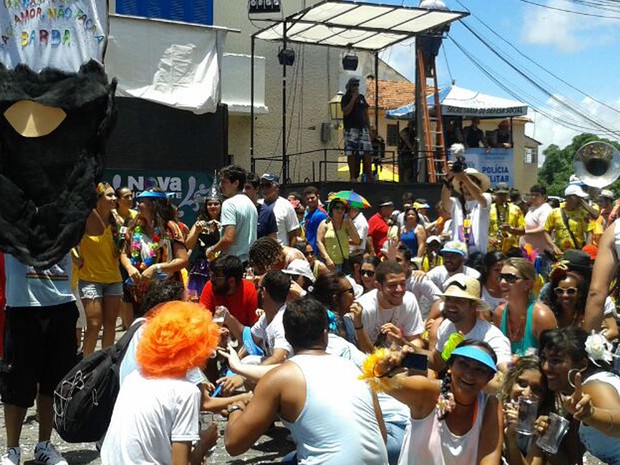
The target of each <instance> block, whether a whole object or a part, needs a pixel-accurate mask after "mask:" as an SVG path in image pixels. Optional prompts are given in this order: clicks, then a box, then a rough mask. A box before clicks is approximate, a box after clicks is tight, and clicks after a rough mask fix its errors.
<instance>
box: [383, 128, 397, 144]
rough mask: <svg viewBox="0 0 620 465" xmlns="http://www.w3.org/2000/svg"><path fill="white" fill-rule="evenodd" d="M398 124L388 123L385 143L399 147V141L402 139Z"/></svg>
mask: <svg viewBox="0 0 620 465" xmlns="http://www.w3.org/2000/svg"><path fill="white" fill-rule="evenodd" d="M398 129H399V128H398V125H397V124H388V125H387V134H386V141H385V145H389V146H391V147H398V141H399V139H400V135H399V131H398Z"/></svg>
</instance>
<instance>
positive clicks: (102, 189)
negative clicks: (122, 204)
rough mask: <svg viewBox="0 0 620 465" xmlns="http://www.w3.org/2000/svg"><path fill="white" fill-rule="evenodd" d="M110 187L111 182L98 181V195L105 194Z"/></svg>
mask: <svg viewBox="0 0 620 465" xmlns="http://www.w3.org/2000/svg"><path fill="white" fill-rule="evenodd" d="M110 187H112V186H110V184H109V183H107V182H100V183H98V184H97V189H96V190H97V195H103V194H105V191H106V190H107V189H109V188H110Z"/></svg>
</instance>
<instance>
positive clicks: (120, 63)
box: [105, 15, 226, 114]
mask: <svg viewBox="0 0 620 465" xmlns="http://www.w3.org/2000/svg"><path fill="white" fill-rule="evenodd" d="M225 36H226V31H225V30H219V29H213V28H210V27H207V26H197V25H190V24H185V23H176V22H171V21H163V20H151V19H144V18H133V17H128V16H118V15H113V16H111V17H110V37H109V44H108V51H107V53H106V60H105V66H106V71H107V73H108V76H110V77H115V78H117V79H118V90H117V94H118V95H120V96H126V97H136V98H141V99H145V100H149V101H152V102H157V103H161V104H163V105H168V106H171V107H174V108H179V109H182V110H189V111H192V112H194V113H196V114H202V113H214V112H215V111H216V109H217V104H218V102H219V101H220V66H221V61H222V53H223V49H224V39H225Z"/></svg>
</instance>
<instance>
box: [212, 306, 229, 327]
mask: <svg viewBox="0 0 620 465" xmlns="http://www.w3.org/2000/svg"><path fill="white" fill-rule="evenodd" d="M227 311H228V309H227V308H226V307H224V306H223V305H218V306H217V307H215V312H214V313H213V323H215V324H217V325H219V326H222V325H223V324H224V317H225V316H226V312H227Z"/></svg>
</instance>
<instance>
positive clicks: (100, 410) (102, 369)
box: [54, 322, 142, 443]
mask: <svg viewBox="0 0 620 465" xmlns="http://www.w3.org/2000/svg"><path fill="white" fill-rule="evenodd" d="M141 325H142V323H141V322H138V323H136V324H133V325H131V327H130V328H129V329H128V330H127V332H126V333H125V334H124V335H123V337H121V338H120V339H119V340H118V342H117V343H116V344H114V345H112V346H110V347H106V348H105V349H102V350H98V351H97V352H94V353H93V354H91V355H89V356H88V357H86V358H84V359H82V360H81V361H80V362H78V363H77V365H75V366H74V367H73V368H72V369H71V371H69V373H67V374H66V375H65V376H64V377H63V378H62V379H61V380H60V382H59V383H58V385H57V386H56V389H55V390H54V428H55V429H56V431H57V432H58V434H59V435H60V437H61V438H62V439H64V440H65V441H66V442H73V443H75V442H95V441H98V440H99V439H101V438H103V435H104V434H105V432H106V431H107V430H108V426H109V425H110V420H111V418H112V411H113V410H114V404H115V403H116V398H117V397H118V391H119V389H120V380H119V370H120V365H121V362H122V360H123V357H124V356H125V352H126V351H127V347H128V346H129V343H130V342H131V338H132V337H133V335H134V334H135V332H136V331H137V330H138V328H140V326H141Z"/></svg>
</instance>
